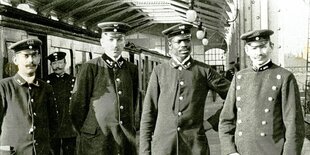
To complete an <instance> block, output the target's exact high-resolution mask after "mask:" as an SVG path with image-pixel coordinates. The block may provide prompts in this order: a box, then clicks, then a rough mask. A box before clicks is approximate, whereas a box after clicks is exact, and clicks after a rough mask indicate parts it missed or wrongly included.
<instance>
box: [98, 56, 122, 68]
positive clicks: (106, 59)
mask: <svg viewBox="0 0 310 155" xmlns="http://www.w3.org/2000/svg"><path fill="white" fill-rule="evenodd" d="M102 59H103V60H104V62H105V63H106V64H107V66H108V67H109V68H117V67H119V68H122V66H123V64H124V62H125V59H124V58H123V57H120V58H119V59H117V61H114V60H113V59H112V58H110V57H109V56H107V55H106V54H103V55H102Z"/></svg>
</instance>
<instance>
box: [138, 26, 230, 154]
mask: <svg viewBox="0 0 310 155" xmlns="http://www.w3.org/2000/svg"><path fill="white" fill-rule="evenodd" d="M191 27H192V26H191V25H186V24H180V25H176V26H173V27H171V28H169V29H167V30H165V31H163V34H164V35H166V36H167V37H168V46H169V50H170V55H171V57H172V58H171V59H170V61H169V62H167V63H162V64H160V65H158V66H156V67H155V68H154V70H153V72H152V75H151V78H150V81H149V85H148V89H147V93H146V96H145V99H144V103H143V112H142V118H141V125H140V155H150V154H152V155H168V154H169V155H197V154H209V153H210V150H209V147H208V142H207V137H206V135H205V132H206V131H207V130H209V129H211V128H212V127H214V128H217V124H218V117H216V115H213V116H211V117H210V118H206V120H204V107H205V104H206V102H205V101H206V98H207V94H208V91H209V90H214V91H216V92H217V93H218V94H219V95H220V97H221V98H223V99H224V98H225V97H226V94H227V91H228V88H229V85H230V82H229V81H228V80H226V79H225V78H223V77H222V76H221V75H220V74H219V73H217V72H216V71H215V70H214V69H212V68H211V66H209V65H207V64H205V63H202V62H199V61H196V60H194V59H193V58H191V56H190V52H191V31H190V29H191Z"/></svg>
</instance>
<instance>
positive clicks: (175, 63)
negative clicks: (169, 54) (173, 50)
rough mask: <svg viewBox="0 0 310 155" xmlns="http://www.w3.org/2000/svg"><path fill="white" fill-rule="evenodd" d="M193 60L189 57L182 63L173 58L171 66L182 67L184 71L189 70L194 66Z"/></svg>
mask: <svg viewBox="0 0 310 155" xmlns="http://www.w3.org/2000/svg"><path fill="white" fill-rule="evenodd" d="M192 60H193V59H192V58H191V57H190V56H188V57H187V58H186V59H185V60H184V61H183V62H182V63H181V62H180V61H178V60H176V59H173V58H171V59H170V61H169V64H170V66H171V67H173V68H177V67H182V68H183V69H188V68H190V67H191V65H192Z"/></svg>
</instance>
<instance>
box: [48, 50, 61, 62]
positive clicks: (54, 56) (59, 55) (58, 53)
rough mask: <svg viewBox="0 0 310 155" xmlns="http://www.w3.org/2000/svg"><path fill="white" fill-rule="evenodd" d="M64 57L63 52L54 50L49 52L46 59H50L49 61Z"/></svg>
mask: <svg viewBox="0 0 310 155" xmlns="http://www.w3.org/2000/svg"><path fill="white" fill-rule="evenodd" d="M65 57H66V53H65V52H54V53H52V54H50V55H49V56H48V57H47V59H48V60H50V61H51V62H54V61H58V60H62V59H64V58H65Z"/></svg>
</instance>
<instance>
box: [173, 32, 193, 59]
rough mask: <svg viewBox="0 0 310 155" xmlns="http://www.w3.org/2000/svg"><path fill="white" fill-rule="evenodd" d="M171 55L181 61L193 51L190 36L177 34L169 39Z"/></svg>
mask: <svg viewBox="0 0 310 155" xmlns="http://www.w3.org/2000/svg"><path fill="white" fill-rule="evenodd" d="M169 51H170V55H171V56H172V57H174V58H176V59H178V60H179V61H181V62H182V61H183V60H184V59H185V58H186V57H187V56H189V55H190V53H191V38H190V36H188V35H187V36H181V35H180V36H175V37H173V38H171V40H170V41H169Z"/></svg>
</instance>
